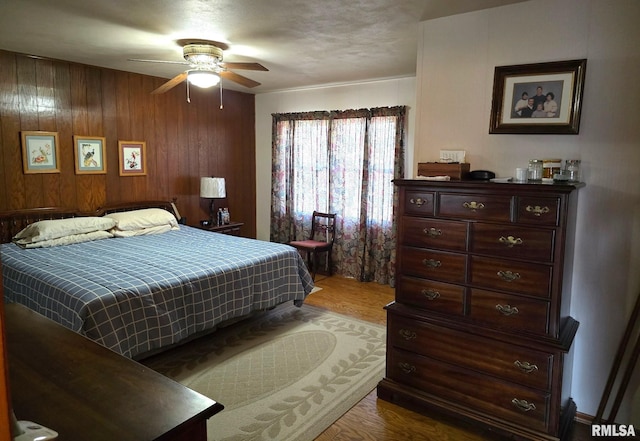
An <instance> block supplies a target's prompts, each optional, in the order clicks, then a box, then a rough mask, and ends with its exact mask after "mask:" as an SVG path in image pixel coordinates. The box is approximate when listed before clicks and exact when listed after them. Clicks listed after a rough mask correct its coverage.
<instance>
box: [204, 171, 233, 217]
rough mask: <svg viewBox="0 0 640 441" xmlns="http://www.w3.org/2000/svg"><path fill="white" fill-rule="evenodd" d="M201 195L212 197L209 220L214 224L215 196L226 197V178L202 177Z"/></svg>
mask: <svg viewBox="0 0 640 441" xmlns="http://www.w3.org/2000/svg"><path fill="white" fill-rule="evenodd" d="M200 197H201V198H208V199H211V206H210V207H209V216H210V219H209V222H210V225H214V219H215V215H216V212H215V207H214V203H213V201H214V199H215V198H226V197H227V192H226V190H225V184H224V178H215V177H204V178H200Z"/></svg>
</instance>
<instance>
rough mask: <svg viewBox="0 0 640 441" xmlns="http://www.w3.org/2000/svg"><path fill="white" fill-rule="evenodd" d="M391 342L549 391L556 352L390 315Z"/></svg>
mask: <svg viewBox="0 0 640 441" xmlns="http://www.w3.org/2000/svg"><path fill="white" fill-rule="evenodd" d="M387 330H388V331H387V332H388V337H389V344H390V345H391V346H394V347H398V348H402V349H405V350H407V351H411V352H415V353H417V354H420V355H426V356H429V357H431V358H433V359H436V360H440V361H445V362H447V363H452V364H456V365H458V366H463V367H468V368H470V369H473V370H477V371H480V372H483V373H486V374H489V375H493V376H495V377H499V378H504V379H506V380H509V381H513V382H514V383H518V384H521V385H523V386H528V387H535V388H537V389H540V390H549V388H550V387H551V369H552V367H553V354H550V353H544V352H539V351H534V350H531V349H529V348H525V347H522V346H517V345H513V344H508V343H504V342H501V341H497V340H492V339H490V338H486V337H481V336H478V335H472V334H468V333H465V332H461V331H456V330H454V329H449V328H445V327H441V326H437V325H433V324H430V323H427V322H422V321H419V320H411V319H408V318H405V317H401V316H397V315H395V314H394V313H393V311H389V313H388V316H387Z"/></svg>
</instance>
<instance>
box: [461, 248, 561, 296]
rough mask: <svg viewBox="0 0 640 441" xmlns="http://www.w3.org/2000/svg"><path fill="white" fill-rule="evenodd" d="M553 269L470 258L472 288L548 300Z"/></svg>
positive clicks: (535, 265)
mask: <svg viewBox="0 0 640 441" xmlns="http://www.w3.org/2000/svg"><path fill="white" fill-rule="evenodd" d="M551 276H552V267H551V266H549V265H543V264H537V263H526V262H517V261H513V260H503V259H494V258H491V257H480V256H471V284H472V285H474V286H478V287H481V288H489V289H498V290H502V291H512V292H517V293H521V294H528V295H533V296H538V297H544V298H549V296H550V294H551Z"/></svg>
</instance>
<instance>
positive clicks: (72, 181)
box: [0, 51, 256, 237]
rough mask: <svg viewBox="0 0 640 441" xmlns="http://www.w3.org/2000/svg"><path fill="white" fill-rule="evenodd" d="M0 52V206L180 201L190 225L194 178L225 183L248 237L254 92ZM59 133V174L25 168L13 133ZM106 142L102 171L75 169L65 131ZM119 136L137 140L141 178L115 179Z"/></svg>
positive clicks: (202, 213) (196, 212) (205, 204)
mask: <svg viewBox="0 0 640 441" xmlns="http://www.w3.org/2000/svg"><path fill="white" fill-rule="evenodd" d="M165 81H166V79H163V78H155V77H150V76H145V75H139V74H133V73H128V72H121V71H115V70H110V69H104V68H99V67H93V66H87V65H81V64H76V63H70V62H66V61H53V60H44V59H38V58H34V57H29V56H25V55H21V54H16V53H12V52H7V51H0V211H3V210H13V209H20V208H32V207H44V206H59V207H65V208H76V209H79V210H82V211H85V210H87V211H88V210H93V209H96V208H98V207H101V206H103V205H105V204H109V203H114V202H126V201H140V200H145V199H147V200H148V199H154V200H155V199H162V200H165V199H171V198H174V197H176V198H178V203H177V205H178V209H179V210H180V214H181V215H182V216H186V217H187V223H188V224H189V225H195V224H197V223H198V222H199V221H200V219H205V218H207V217H208V211H209V202H210V201H209V200H203V199H200V197H199V185H200V177H201V176H220V177H224V178H225V179H226V184H227V198H226V199H221V200H216V201H215V202H216V206H220V207H222V206H226V207H228V208H229V211H230V213H231V218H232V220H234V221H238V222H244V223H245V225H244V227H243V230H242V235H244V236H248V237H255V231H256V226H255V222H256V221H255V219H256V212H255V198H256V189H255V187H256V174H255V100H254V95H252V94H247V93H241V92H235V91H230V90H224V93H223V104H224V108H223V109H220V108H219V106H220V93H219V89H213V90H211V89H210V90H200V89H197V88H195V87H194V88H191V103H187V101H186V92H185V86H184V84H182V85H179V86H177V87H175V88H174V89H172V90H171V91H169V92H167V93H165V94H162V95H151V94H150V92H151V91H152V90H154V89H155V88H157V87H158V86H160V85H161V84H162V83H163V82H165ZM31 130H43V131H48V132H57V133H58V141H59V144H60V145H59V146H58V147H59V154H60V173H47V174H24V173H23V167H22V148H21V136H20V132H21V131H31ZM74 135H82V136H104V137H105V138H106V166H107V173H106V174H100V175H76V174H75V167H74V155H73V136H74ZM118 140H125V141H145V142H146V144H147V175H146V176H130V177H120V176H119V171H118Z"/></svg>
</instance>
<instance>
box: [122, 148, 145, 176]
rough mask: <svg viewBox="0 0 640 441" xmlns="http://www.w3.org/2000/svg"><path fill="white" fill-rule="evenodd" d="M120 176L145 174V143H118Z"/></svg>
mask: <svg viewBox="0 0 640 441" xmlns="http://www.w3.org/2000/svg"><path fill="white" fill-rule="evenodd" d="M118 155H119V159H120V176H144V175H146V174H147V167H146V161H147V143H146V142H144V141H118Z"/></svg>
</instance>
